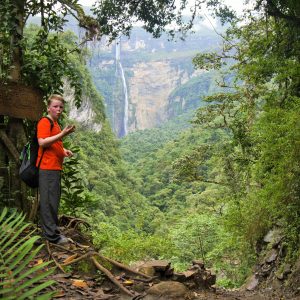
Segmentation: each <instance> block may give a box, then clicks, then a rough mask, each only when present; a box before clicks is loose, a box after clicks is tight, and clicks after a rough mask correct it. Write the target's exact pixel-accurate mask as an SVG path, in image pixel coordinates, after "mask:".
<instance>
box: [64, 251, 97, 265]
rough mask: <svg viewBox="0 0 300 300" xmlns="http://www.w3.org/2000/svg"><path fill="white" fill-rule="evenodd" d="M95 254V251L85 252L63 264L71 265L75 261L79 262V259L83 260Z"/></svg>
mask: <svg viewBox="0 0 300 300" xmlns="http://www.w3.org/2000/svg"><path fill="white" fill-rule="evenodd" d="M93 255H94V253H93V252H88V253H85V254H83V255H81V256H80V257H78V258H75V259H73V260H72V261H70V262H68V263H65V264H63V266H69V265H71V264H74V263H77V262H79V261H81V260H83V259H85V258H89V257H91V256H93Z"/></svg>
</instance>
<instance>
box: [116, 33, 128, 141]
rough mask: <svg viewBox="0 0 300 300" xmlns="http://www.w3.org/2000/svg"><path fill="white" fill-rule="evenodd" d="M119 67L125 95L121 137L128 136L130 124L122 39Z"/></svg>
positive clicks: (119, 46) (119, 41) (117, 43)
mask: <svg viewBox="0 0 300 300" xmlns="http://www.w3.org/2000/svg"><path fill="white" fill-rule="evenodd" d="M118 66H119V68H120V73H121V74H120V75H121V78H122V84H123V93H124V115H123V126H122V127H123V128H121V131H120V136H125V135H127V123H128V91H127V84H126V80H125V74H124V69H123V66H122V64H121V38H119V39H118V41H117V42H116V68H117V67H118ZM116 71H117V69H116Z"/></svg>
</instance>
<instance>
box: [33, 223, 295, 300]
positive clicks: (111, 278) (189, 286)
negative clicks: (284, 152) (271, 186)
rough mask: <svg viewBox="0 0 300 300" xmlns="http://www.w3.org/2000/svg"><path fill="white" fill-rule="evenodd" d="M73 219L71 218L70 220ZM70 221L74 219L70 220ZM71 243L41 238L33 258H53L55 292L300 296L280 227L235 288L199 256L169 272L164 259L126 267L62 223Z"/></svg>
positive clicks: (236, 298)
mask: <svg viewBox="0 0 300 300" xmlns="http://www.w3.org/2000/svg"><path fill="white" fill-rule="evenodd" d="M75 223H76V222H75ZM75 223H74V224H73V225H75ZM63 229H64V233H65V234H66V236H68V237H70V243H69V244H68V245H64V246H56V245H53V244H49V243H46V247H44V250H43V251H41V252H40V254H39V256H38V257H37V258H36V260H35V261H34V262H32V264H33V265H34V264H36V263H39V262H43V261H47V260H49V259H52V260H53V261H54V263H55V264H56V266H57V271H56V273H55V274H53V275H51V278H52V279H54V280H55V281H56V282H57V284H56V285H54V286H52V287H51V289H52V290H53V291H54V292H55V297H54V298H61V299H98V300H105V299H113V300H130V299H131V300H139V299H144V300H158V299H159V300H192V299H195V300H200V299H208V300H210V299H226V300H229V299H232V300H242V299H248V300H265V299H272V300H285V299H300V259H299V261H298V262H297V263H296V264H295V265H294V266H290V265H286V264H284V263H282V261H283V257H284V253H285V249H284V243H282V240H283V237H282V235H281V232H280V230H273V231H271V232H270V233H269V234H268V235H266V237H265V239H264V241H262V244H261V245H260V249H259V251H260V253H261V255H260V256H259V262H258V264H257V266H256V267H255V269H254V273H253V275H252V276H251V277H250V278H249V279H248V281H247V282H246V283H245V285H244V286H243V287H242V288H240V289H236V290H226V289H220V288H217V287H216V286H215V281H216V276H215V274H213V272H212V271H210V270H209V269H206V268H205V266H204V264H203V263H202V262H201V261H197V260H195V261H193V262H192V263H191V266H190V268H188V270H186V271H185V272H181V273H176V272H174V270H173V268H172V267H171V264H170V263H169V262H167V261H148V262H143V263H140V264H137V265H136V266H134V267H131V268H129V267H128V266H125V265H123V264H121V263H119V262H117V261H114V260H112V259H110V258H107V257H104V256H102V255H101V254H100V253H99V252H97V251H95V249H94V248H93V245H92V244H91V243H90V242H89V241H88V240H87V239H86V237H85V236H83V235H82V234H81V233H80V232H79V231H78V230H76V226H71V227H70V226H67V227H64V228H63Z"/></svg>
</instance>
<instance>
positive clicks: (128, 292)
mask: <svg viewBox="0 0 300 300" xmlns="http://www.w3.org/2000/svg"><path fill="white" fill-rule="evenodd" d="M91 260H92V262H93V263H94V265H95V266H96V267H97V269H99V270H100V271H101V272H102V273H104V274H105V275H106V276H107V277H108V278H109V279H110V280H111V281H112V282H113V283H114V284H115V285H116V286H118V287H119V288H120V290H122V291H123V292H124V293H126V294H127V295H129V296H131V297H133V296H134V295H133V294H132V293H131V292H130V291H129V290H128V289H126V288H125V287H124V286H123V285H122V284H121V283H120V282H119V281H118V280H116V279H115V277H114V276H113V275H112V273H110V272H109V271H108V270H107V269H106V268H104V267H103V266H101V265H100V264H99V262H98V261H97V260H96V258H95V257H94V256H92V257H91Z"/></svg>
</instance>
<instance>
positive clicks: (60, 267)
mask: <svg viewBox="0 0 300 300" xmlns="http://www.w3.org/2000/svg"><path fill="white" fill-rule="evenodd" d="M46 245H47V250H48V253H49V255H50V258H51V259H52V260H53V261H54V263H55V264H56V266H57V267H58V268H59V269H60V270H61V271H62V272H63V273H65V274H66V271H65V270H64V269H63V267H62V266H61V265H60V263H59V262H58V261H57V260H56V259H55V258H54V256H53V255H52V252H51V249H50V243H49V241H46Z"/></svg>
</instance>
